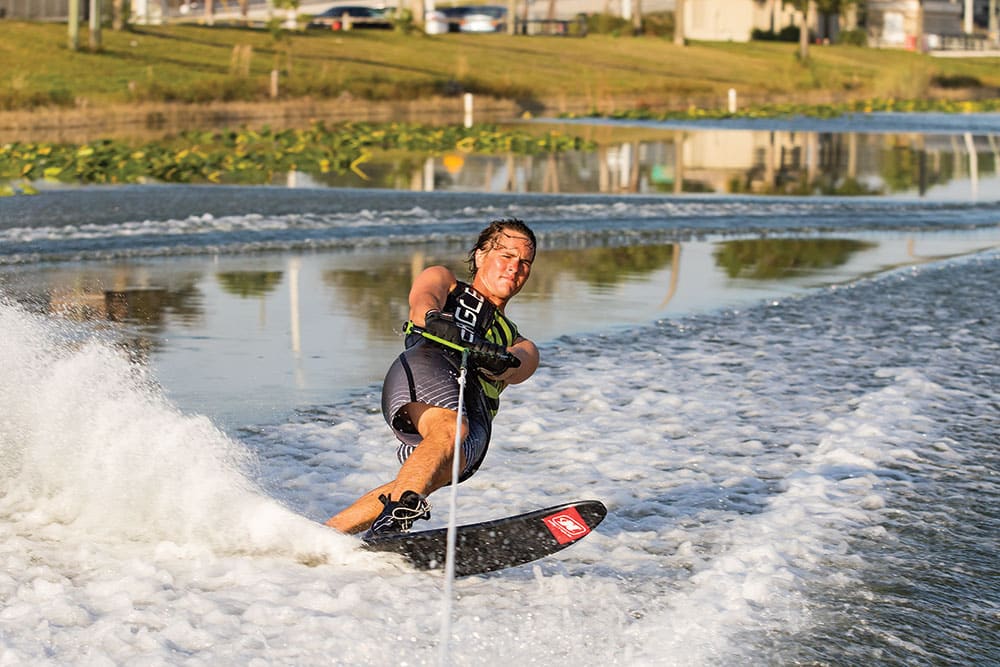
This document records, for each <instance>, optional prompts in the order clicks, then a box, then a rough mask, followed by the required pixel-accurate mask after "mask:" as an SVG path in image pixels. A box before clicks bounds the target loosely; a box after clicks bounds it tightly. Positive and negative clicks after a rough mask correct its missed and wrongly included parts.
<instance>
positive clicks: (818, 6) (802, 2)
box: [782, 0, 858, 62]
mask: <svg viewBox="0 0 1000 667" xmlns="http://www.w3.org/2000/svg"><path fill="white" fill-rule="evenodd" d="M782 2H783V4H785V5H791V6H792V7H794V8H795V9H796V10H798V12H799V59H800V60H801V61H802V62H805V61H806V60H808V59H809V17H810V16H811V15H812V13H813V12H816V11H819V12H822V13H824V14H839V13H841V12H842V11H843V10H845V9H847V7H849V6H850V5H854V4H857V2H858V0H782Z"/></svg>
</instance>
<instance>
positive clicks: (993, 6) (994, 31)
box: [987, 0, 1000, 44]
mask: <svg viewBox="0 0 1000 667" xmlns="http://www.w3.org/2000/svg"><path fill="white" fill-rule="evenodd" d="M989 12H990V18H989V22H988V23H987V27H988V29H989V31H990V39H991V40H992V41H993V43H994V44H996V43H997V42H1000V27H998V26H997V0H990V9H989Z"/></svg>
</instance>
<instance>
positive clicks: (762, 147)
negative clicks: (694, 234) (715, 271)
mask: <svg viewBox="0 0 1000 667" xmlns="http://www.w3.org/2000/svg"><path fill="white" fill-rule="evenodd" d="M579 130H580V128H579V127H570V128H567V129H565V132H567V133H573V132H574V131H577V132H578V131H579ZM644 134H645V136H643V137H641V138H634V139H629V140H624V141H615V140H614V139H611V140H604V141H601V142H600V145H599V147H598V149H597V150H595V151H593V152H567V153H561V154H551V155H547V156H516V155H472V154H463V153H459V152H452V153H447V154H445V155H440V156H430V157H423V156H416V155H402V156H401V155H398V154H396V155H382V156H378V155H376V156H374V157H373V158H372V159H371V160H370V161H368V162H366V163H365V164H364V165H362V167H361V168H362V170H363V172H364V176H365V178H361V177H359V176H358V175H356V174H342V175H336V174H327V175H309V174H291V175H288V176H286V177H283V181H282V182H283V183H284V184H286V185H289V186H292V187H294V186H316V185H326V186H330V187H385V188H394V189H404V190H413V191H434V190H442V191H452V192H458V191H474V192H515V193H521V192H538V193H605V194H617V193H643V194H650V193H673V194H680V193H716V194H759V195H847V196H855V195H875V196H890V195H909V196H920V197H924V196H943V197H947V198H950V199H953V198H958V199H964V200H976V199H977V198H978V197H979V196H980V193H990V192H992V193H996V192H1000V178H998V174H997V165H998V163H1000V138H998V137H997V136H995V135H992V134H982V135H973V134H969V133H965V134H958V135H925V134H919V133H910V134H861V133H855V132H850V133H838V132H802V131H785V130H780V131H779V130H740V129H683V130H663V131H659V132H655V133H651V132H649V131H647V132H645V133H644ZM587 138H590V137H587ZM949 186H951V187H949Z"/></svg>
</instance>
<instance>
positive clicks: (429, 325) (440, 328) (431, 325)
mask: <svg viewBox="0 0 1000 667" xmlns="http://www.w3.org/2000/svg"><path fill="white" fill-rule="evenodd" d="M424 331H426V332H427V333H429V334H431V335H432V336H437V337H438V338H440V339H441V340H446V341H448V342H449V343H454V344H455V345H458V346H460V347H463V348H465V347H469V342H468V341H466V340H463V339H462V329H461V328H460V327H459V326H458V325H457V324H455V318H454V317H453V316H452V315H451V314H449V313H442V312H441V311H440V310H437V309H433V310H428V311H427V314H426V315H424Z"/></svg>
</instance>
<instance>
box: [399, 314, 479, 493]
mask: <svg viewBox="0 0 1000 667" xmlns="http://www.w3.org/2000/svg"><path fill="white" fill-rule="evenodd" d="M461 361H462V358H461V355H459V354H458V353H457V352H454V351H452V350H448V349H446V348H444V347H441V346H440V345H438V344H436V343H433V342H431V341H429V340H427V339H426V338H424V337H423V336H421V335H420V334H412V333H411V334H409V335H408V336H407V338H406V349H405V350H404V351H403V353H402V354H400V355H399V356H398V357H396V359H395V361H393V362H392V365H391V366H390V367H389V371H388V372H387V373H386V375H385V382H384V383H383V384H382V416H383V417H385V421H386V423H387V424H389V427H390V428H391V429H392V430H393V433H395V434H396V438H397V439H399V442H400V445H399V448H398V449H397V450H396V457H397V458H398V459H399V462H400V463H403V462H404V461H406V459H407V458H409V456H410V454H412V453H413V450H414V449H416V448H417V445H419V444H420V441H421V439H422V438H421V436H420V434H419V433H418V432H417V428H416V426H414V424H413V423H412V422H411V421H410V418H409V416H407V414H406V413H405V412H404V411H403V407H404V406H405V405H407V404H408V403H424V404H427V405H433V406H435V407H439V408H446V409H448V410H454V411H456V412H457V411H458V394H459V386H458V376H459V367H460V366H461ZM463 416H464V417H465V419H466V420H467V421H468V424H469V435H468V436H467V437H466V438H465V441H464V442H462V453H463V454H465V467H464V468H463V469H462V471H461V472H460V473H459V477H458V481H459V482H464V481H465V480H467V479H468V478H469V477H471V476H472V475H473V473H475V472H476V470H477V469H478V468H479V466H480V464H481V463H482V462H483V459H484V458H485V457H486V450H487V449H488V448H489V444H490V435H491V433H492V430H493V422H492V417H491V415H490V411H489V408H488V406H487V402H486V394H485V392H484V391H483V388H482V386H481V385H480V384H479V379H478V378H477V376H476V374H475V373H474V372H471V371H470V372H469V373H467V374H466V382H465V408H464V410H463Z"/></svg>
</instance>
